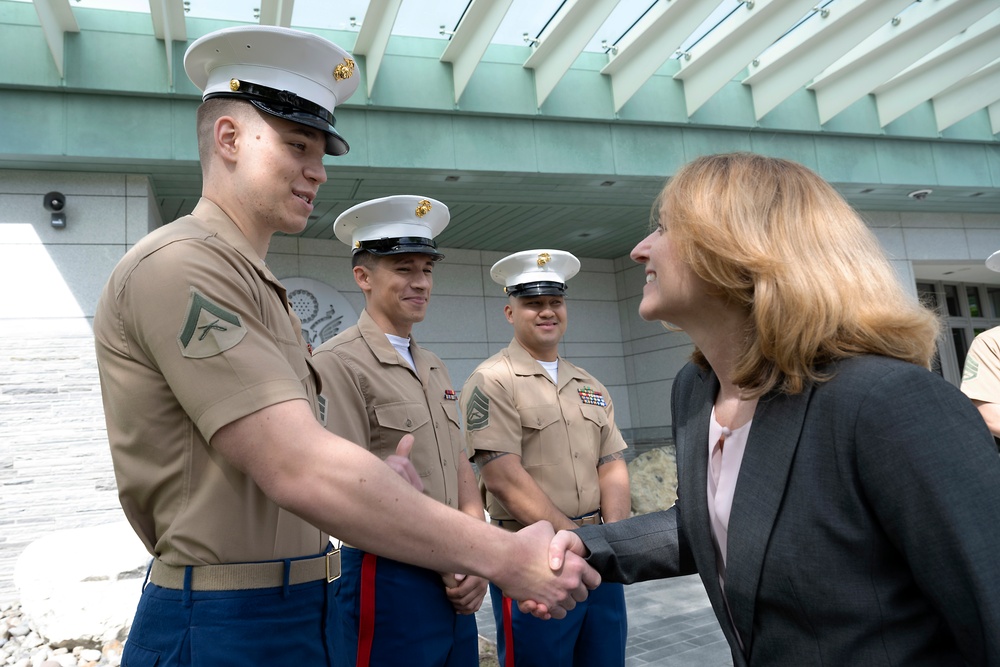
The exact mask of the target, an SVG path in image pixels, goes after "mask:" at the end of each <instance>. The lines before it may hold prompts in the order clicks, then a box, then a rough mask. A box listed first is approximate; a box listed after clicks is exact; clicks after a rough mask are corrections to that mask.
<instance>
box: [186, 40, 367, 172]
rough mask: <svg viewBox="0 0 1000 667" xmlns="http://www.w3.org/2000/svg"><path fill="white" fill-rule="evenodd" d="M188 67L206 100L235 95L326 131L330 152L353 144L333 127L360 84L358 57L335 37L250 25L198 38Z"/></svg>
mask: <svg viewBox="0 0 1000 667" xmlns="http://www.w3.org/2000/svg"><path fill="white" fill-rule="evenodd" d="M184 70H185V71H186V72H187V75H188V77H189V78H190V79H191V81H192V83H194V85H196V86H197V87H198V89H199V90H201V91H202V93H203V94H202V99H203V100H207V99H211V98H213V97H235V98H240V99H245V100H247V101H249V102H251V103H252V104H253V105H254V106H255V107H257V108H258V109H260V110H261V111H264V112H266V113H269V114H271V115H273V116H278V117H279V118H285V119H287V120H291V121H294V122H297V123H302V124H303V125H308V126H309V127H313V128H316V129H318V130H321V131H323V132H325V133H326V135H327V146H326V152H327V153H329V154H330V155H343V154H344V153H346V152H347V151H348V150H349V149H350V147H349V146H348V145H347V142H346V141H344V139H343V138H342V137H341V136H340V134H338V133H337V131H336V130H335V129H333V124H334V119H333V110H334V108H336V107H337V106H338V105H340V104H343V103H344V102H345V101H347V98H349V97H350V96H351V95H352V94H353V93H354V91H355V90H356V89H357V87H358V82H359V81H360V80H361V74H360V72H359V71H358V67H357V64H356V63H355V62H354V59H353V58H352V57H351V54H349V53H348V52H347V51H345V50H344V49H342V48H340V47H339V46H337V45H336V44H334V43H333V42H331V41H329V40H327V39H323V38H322V37H320V36H318V35H314V34H312V33H309V32H304V31H302V30H293V29H291V28H282V27H278V26H266V25H248V26H238V27H235V28H223V29H222V30H216V31H215V32H210V33H208V34H207V35H205V36H203V37H199V38H198V39H196V40H195V41H194V42H192V44H191V45H190V46H189V47H188V49H187V52H186V53H185V54H184Z"/></svg>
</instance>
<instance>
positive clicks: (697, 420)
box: [578, 356, 1000, 667]
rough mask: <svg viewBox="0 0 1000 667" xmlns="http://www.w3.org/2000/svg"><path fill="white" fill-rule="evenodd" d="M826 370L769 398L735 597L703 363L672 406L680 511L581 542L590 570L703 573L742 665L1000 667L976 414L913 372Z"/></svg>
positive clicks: (990, 492) (986, 476)
mask: <svg viewBox="0 0 1000 667" xmlns="http://www.w3.org/2000/svg"><path fill="white" fill-rule="evenodd" d="M830 370H831V372H833V373H834V377H833V379H832V380H830V381H828V382H825V383H822V384H819V385H817V386H813V387H811V388H810V389H808V390H806V391H805V392H803V393H801V394H797V395H794V396H788V395H782V394H776V393H773V394H768V395H766V396H764V397H762V398H761V399H760V401H759V403H758V406H757V410H756V413H755V414H754V419H753V424H752V426H751V428H750V434H749V439H748V441H747V446H746V451H745V454H744V458H743V464H742V467H741V469H740V474H739V479H738V481H737V485H736V491H735V496H734V499H733V508H732V514H731V516H730V522H729V546H728V556H727V561H728V568H727V572H726V588H725V598H724V597H723V591H722V588H721V586H720V585H719V578H718V574H717V569H716V567H717V566H716V556H715V551H714V546H713V540H712V534H711V527H710V523H709V516H708V506H707V500H706V475H707V465H708V425H709V419H710V416H711V411H712V405H713V403H714V400H715V396H716V394H717V392H718V389H719V383H718V379H717V378H716V377H715V374H714V373H712V372H710V371H703V370H701V369H699V368H697V367H696V366H694V365H693V364H688V365H687V366H685V367H684V369H682V370H681V372H680V373H679V374H678V376H677V378H676V380H675V382H674V388H673V394H672V397H671V410H672V416H673V432H674V442H675V443H676V445H677V468H678V480H679V481H678V501H677V504H675V505H674V506H673V507H671V508H670V509H669V510H666V511H663V512H656V513H652V514H647V515H643V516H638V517H634V518H631V519H628V520H625V521H621V522H618V523H613V524H608V525H604V526H587V527H585V528H581V529H579V531H578V533H579V534H580V536H581V537H582V538H583V540H584V542H585V544H586V545H587V547H588V549H589V550H590V552H591V555H590V557H589V561H590V563H591V564H593V565H594V566H595V567H596V568H597V570H598V571H599V572H600V573H601V575H602V576H603V577H604V578H605V579H606V580H609V581H620V582H623V583H632V582H636V581H643V580H647V579H655V578H662V577H670V576H677V575H683V574H691V573H693V572H698V573H700V575H701V579H702V581H703V583H704V585H705V589H706V591H707V592H708V597H709V599H710V600H711V603H712V607H713V608H714V609H715V613H716V616H717V617H718V619H719V623H720V624H721V626H722V629H723V632H724V633H725V635H726V639H727V640H728V641H729V645H730V648H731V649H732V652H733V661H734V665H735V666H736V667H741V666H754V665H781V666H783V667H784V666H795V667H797V666H800V665H808V666H814V665H829V666H830V667H859V666H864V667H867V666H869V665H872V666H874V665H898V666H906V667H915V666H924V665H926V666H927V667H942V666H945V665H963V664H970V665H1000V527H998V525H1000V458H998V457H997V452H996V447H995V446H994V444H993V439H992V437H991V436H990V433H989V431H988V430H987V429H986V426H985V424H984V423H983V420H982V418H981V417H980V415H979V413H978V412H977V411H976V409H975V408H974V407H973V406H972V404H971V402H970V401H969V400H968V398H967V397H965V396H964V395H963V394H962V393H961V392H959V391H958V389H956V388H955V387H953V386H952V385H950V384H948V383H947V382H945V381H944V380H943V379H942V378H941V377H940V376H938V375H936V374H934V373H931V372H928V371H926V370H924V369H922V368H919V367H917V366H915V365H913V364H908V363H905V362H901V361H897V360H893V359H887V358H883V357H872V356H868V357H858V358H854V359H849V360H845V361H841V362H839V363H837V364H833V365H831V367H830ZM727 601H728V604H729V611H730V612H731V618H732V621H730V617H729V614H728V613H727V611H726V602H727ZM734 627H735V630H736V631H738V633H739V640H742V648H741V645H740V641H739V640H738V639H737V635H736V634H735V633H734Z"/></svg>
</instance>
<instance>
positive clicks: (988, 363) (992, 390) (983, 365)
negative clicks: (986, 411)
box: [961, 329, 1000, 403]
mask: <svg viewBox="0 0 1000 667" xmlns="http://www.w3.org/2000/svg"><path fill="white" fill-rule="evenodd" d="M998 333H1000V332H997V331H994V330H993V329H991V330H989V331H987V332H985V333H983V334H980V335H979V336H976V338H975V340H973V341H972V347H971V348H970V349H969V353H968V355H967V356H966V357H965V368H964V369H963V372H962V385H961V389H962V393H964V394H965V395H966V396H968V397H969V398H971V399H973V400H977V401H984V402H986V403H1000V340H998Z"/></svg>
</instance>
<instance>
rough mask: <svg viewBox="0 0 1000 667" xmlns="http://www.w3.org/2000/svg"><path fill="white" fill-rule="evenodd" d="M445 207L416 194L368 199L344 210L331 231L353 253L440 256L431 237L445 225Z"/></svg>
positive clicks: (446, 212)
mask: <svg viewBox="0 0 1000 667" xmlns="http://www.w3.org/2000/svg"><path fill="white" fill-rule="evenodd" d="M449 220H451V214H450V213H449V212H448V207H447V206H445V205H444V204H442V203H441V202H439V201H438V200H436V199H431V198H429V197H421V196H419V195H393V196H391V197H381V198H379V199H369V200H368V201H365V202H361V203H360V204H357V205H355V206H352V207H351V208H349V209H347V210H346V211H344V212H343V213H341V214H340V215H339V216H337V220H336V221H335V222H334V223H333V233H334V234H335V235H336V236H337V238H338V239H340V240H341V241H342V242H343V243H346V244H347V245H349V246H351V248H353V252H354V253H355V254H357V253H359V252H362V251H367V252H370V253H372V254H373V255H398V254H400V253H404V252H419V253H423V254H425V255H430V256H432V257H433V258H434V259H435V260H439V259H442V258H444V255H443V254H441V253H440V252H439V251H438V249H437V243H436V242H435V241H434V237H435V236H437V235H438V234H440V233H441V231H442V230H443V229H444V228H445V227H447V226H448V221H449Z"/></svg>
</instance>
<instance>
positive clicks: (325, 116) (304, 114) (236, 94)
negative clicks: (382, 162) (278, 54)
mask: <svg viewBox="0 0 1000 667" xmlns="http://www.w3.org/2000/svg"><path fill="white" fill-rule="evenodd" d="M213 97H233V98H237V99H244V100H246V101H248V102H250V103H251V104H253V105H254V106H255V107H257V108H258V109H260V110H261V111H263V112H265V113H268V114H271V115H272V116H277V117H278V118H284V119H285V120H290V121H292V122H293V123H299V124H301V125H305V126H307V127H312V128H315V129H317V130H319V131H320V132H323V133H325V134H326V153H327V155H345V154H346V153H347V152H348V151H349V150H351V147H350V146H349V145H348V144H347V142H346V141H344V138H343V137H341V136H340V133H338V132H337V130H335V129H334V127H333V125H334V123H335V121H336V119H335V118H334V117H333V113H332V112H330V111H329V110H327V109H324V108H323V107H321V106H320V105H318V104H316V103H314V102H310V101H309V100H307V99H304V98H302V97H299V96H298V95H296V94H295V93H293V92H290V91H287V90H275V89H274V88H269V87H267V86H262V85H260V84H257V83H253V82H251V81H242V80H241V81H239V88H238V89H237V90H234V91H232V92H224V91H223V92H215V93H209V94H207V95H205V99H206V100H208V99H211V98H213Z"/></svg>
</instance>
